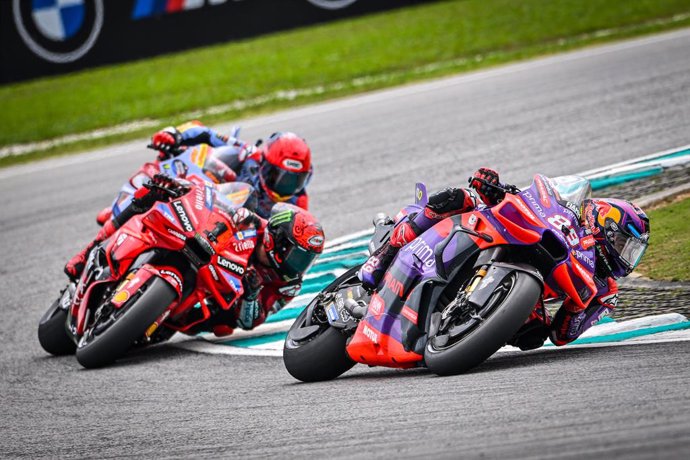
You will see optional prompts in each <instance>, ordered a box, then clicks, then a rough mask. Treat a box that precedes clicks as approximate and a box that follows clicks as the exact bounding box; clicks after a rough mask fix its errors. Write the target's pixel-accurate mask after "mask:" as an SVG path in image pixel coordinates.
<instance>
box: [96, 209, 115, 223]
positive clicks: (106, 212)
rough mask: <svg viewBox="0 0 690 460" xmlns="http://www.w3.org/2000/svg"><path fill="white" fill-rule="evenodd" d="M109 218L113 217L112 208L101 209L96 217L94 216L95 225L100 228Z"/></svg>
mask: <svg viewBox="0 0 690 460" xmlns="http://www.w3.org/2000/svg"><path fill="white" fill-rule="evenodd" d="M111 217H113V208H112V207H110V206H108V207H107V208H103V209H101V211H100V212H99V213H98V215H96V223H97V224H98V225H100V226H101V227H102V226H103V225H104V224H105V223H106V222H108V221H109V220H110V218H111Z"/></svg>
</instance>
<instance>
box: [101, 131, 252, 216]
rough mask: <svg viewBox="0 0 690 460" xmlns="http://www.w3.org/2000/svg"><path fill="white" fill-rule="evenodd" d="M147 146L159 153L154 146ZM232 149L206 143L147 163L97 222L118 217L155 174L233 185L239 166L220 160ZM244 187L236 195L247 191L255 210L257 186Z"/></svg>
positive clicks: (250, 203)
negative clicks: (224, 153)
mask: <svg viewBox="0 0 690 460" xmlns="http://www.w3.org/2000/svg"><path fill="white" fill-rule="evenodd" d="M238 132H239V128H236V129H234V130H233V136H236V135H237V133H238ZM147 147H148V148H150V149H153V150H156V149H155V148H154V147H153V145H148V146H147ZM231 148H234V147H218V148H213V147H211V146H209V145H207V144H199V145H195V146H193V147H189V148H184V149H182V150H179V149H178V150H175V151H174V152H171V153H172V154H173V155H175V156H173V157H172V158H169V159H167V160H161V161H154V162H147V163H144V164H143V165H142V166H141V167H140V168H139V170H138V171H137V172H135V173H134V174H133V175H132V177H130V178H129V180H128V181H127V182H125V183H124V184H123V185H122V187H121V188H120V192H119V193H118V194H117V196H116V197H115V199H114V200H113V203H112V204H111V205H110V206H109V207H107V208H105V209H103V210H102V211H101V212H99V213H98V217H97V218H96V220H97V222H98V223H99V224H101V225H103V223H105V221H107V220H108V219H110V218H111V217H112V216H117V215H119V214H120V212H121V211H122V210H123V209H125V208H126V207H127V206H128V205H129V203H130V202H131V201H132V197H133V196H134V192H135V191H136V190H137V189H138V188H140V187H141V186H142V185H143V184H144V183H146V182H148V180H149V179H151V178H152V177H153V176H155V175H156V174H161V173H162V174H166V175H168V176H171V177H178V178H182V179H188V180H197V181H203V182H207V183H209V184H220V183H227V182H234V181H235V179H236V174H235V172H234V171H233V169H232V167H235V166H236V165H227V164H225V163H224V162H223V161H220V160H219V159H218V158H219V156H220V155H222V154H223V151H224V150H226V149H231ZM241 184H243V185H242V186H241V187H238V188H237V192H238V193H239V192H240V189H244V190H245V191H244V192H243V193H245V194H246V195H247V198H245V199H244V200H245V205H244V206H245V207H246V208H248V209H252V210H253V209H254V208H255V207H256V196H255V195H254V187H252V186H251V185H249V184H246V183H244V182H242V183H241Z"/></svg>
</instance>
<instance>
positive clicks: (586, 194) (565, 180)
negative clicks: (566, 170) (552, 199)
mask: <svg viewBox="0 0 690 460" xmlns="http://www.w3.org/2000/svg"><path fill="white" fill-rule="evenodd" d="M549 180H550V181H551V184H552V185H553V187H554V188H555V189H556V191H557V192H558V194H559V195H560V196H561V199H562V200H565V201H570V202H571V203H573V204H575V205H576V206H580V205H582V202H583V201H585V200H586V199H587V198H591V197H592V186H591V185H590V183H589V181H588V180H587V179H585V178H584V177H581V176H559V177H554V178H551V179H549Z"/></svg>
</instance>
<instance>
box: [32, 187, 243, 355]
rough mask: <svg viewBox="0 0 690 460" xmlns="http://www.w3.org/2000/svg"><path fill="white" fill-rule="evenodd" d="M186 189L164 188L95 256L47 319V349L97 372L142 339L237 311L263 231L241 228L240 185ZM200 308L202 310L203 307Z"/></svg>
mask: <svg viewBox="0 0 690 460" xmlns="http://www.w3.org/2000/svg"><path fill="white" fill-rule="evenodd" d="M186 185H187V186H188V191H184V190H183V191H182V192H180V191H174V190H167V189H165V188H160V187H157V186H156V185H154V184H150V183H146V184H143V186H144V187H147V188H159V189H160V190H162V191H164V192H165V193H168V194H169V195H170V198H171V201H170V202H157V203H156V204H154V206H153V207H152V208H151V209H150V210H149V211H148V212H146V213H144V214H141V215H138V216H134V217H132V218H131V219H130V220H128V221H127V223H125V224H124V225H123V226H122V227H121V228H119V229H118V230H117V231H116V232H115V233H114V234H113V235H112V236H111V237H110V238H109V239H107V240H105V241H103V242H102V243H100V244H98V245H96V247H94V249H93V250H92V251H91V252H90V254H89V256H88V259H87V263H86V267H85V269H84V271H83V273H82V275H81V277H80V279H79V280H78V282H76V283H70V284H68V285H67V287H66V288H65V289H64V290H63V291H62V292H61V294H60V297H59V298H58V299H57V300H56V301H55V302H53V304H52V305H51V306H50V308H49V309H48V311H46V313H45V314H44V315H43V317H42V318H41V320H40V323H39V327H38V338H39V341H40V343H41V346H42V347H43V349H44V350H46V351H47V352H49V353H51V354H54V355H64V354H71V353H75V351H76V358H77V361H79V363H80V364H81V365H83V366H84V367H88V368H92V367H100V366H104V365H107V364H109V363H112V362H113V361H115V360H116V359H118V358H120V357H121V356H122V355H124V354H125V353H126V352H127V350H128V349H129V348H130V347H131V346H132V345H133V344H135V343H137V344H147V343H152V342H159V341H162V340H167V339H168V338H170V337H171V336H172V335H173V334H174V333H175V332H176V331H181V332H187V331H190V330H191V329H192V328H193V327H194V326H195V325H198V324H200V323H202V322H203V321H205V320H207V319H208V318H209V317H211V315H212V313H214V312H213V311H212V307H210V306H209V304H208V303H207V302H205V301H204V299H206V298H207V297H209V296H210V297H211V298H212V299H213V300H214V307H213V308H220V309H222V310H230V309H231V308H232V307H233V306H234V305H235V303H236V301H237V300H238V299H239V298H241V297H242V294H243V287H242V276H243V275H244V273H245V271H246V270H247V263H248V259H249V257H250V255H251V253H252V251H253V248H254V246H255V240H256V230H248V231H243V232H237V231H234V227H233V225H232V223H231V220H230V219H231V214H232V213H233V212H234V211H235V209H237V208H238V207H239V206H241V205H242V203H241V202H238V201H236V200H234V198H233V195H234V194H235V191H234V187H235V184H223V185H220V186H218V187H217V188H214V187H212V186H210V185H207V184H203V183H201V184H200V183H193V182H188V183H187V184H186ZM197 305H198V307H197Z"/></svg>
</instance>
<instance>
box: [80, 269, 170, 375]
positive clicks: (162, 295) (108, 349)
mask: <svg viewBox="0 0 690 460" xmlns="http://www.w3.org/2000/svg"><path fill="white" fill-rule="evenodd" d="M176 297H177V293H176V292H175V290H174V289H173V288H172V286H170V285H169V284H168V283H167V282H166V281H164V280H163V279H162V278H158V277H154V278H152V281H151V282H150V283H149V284H148V287H147V288H146V290H145V291H144V292H143V294H141V295H140V296H139V297H137V298H135V299H133V300H130V302H129V303H128V304H125V305H123V306H122V307H121V309H120V310H122V311H121V312H118V316H117V319H116V320H115V322H114V323H113V324H112V325H110V326H109V327H108V328H107V329H105V330H104V331H102V332H101V333H99V334H91V333H90V332H89V331H87V332H86V333H85V334H84V336H83V337H82V339H81V340H80V341H79V345H78V346H77V352H76V355H77V361H79V364H81V365H82V366H84V367H86V368H89V369H91V368H98V367H103V366H106V365H108V364H111V363H113V362H114V361H115V360H117V359H118V358H121V357H122V356H123V355H124V354H125V353H127V350H129V348H130V347H131V346H132V344H133V343H134V342H135V341H136V340H137V339H139V338H141V337H142V336H143V335H144V333H145V332H146V330H147V329H148V328H149V326H151V324H153V322H154V321H155V320H156V319H157V318H158V317H159V316H160V315H162V314H163V312H164V311H165V310H166V309H167V308H168V307H169V306H170V304H171V303H172V302H173V301H174V300H175V298H176Z"/></svg>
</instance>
